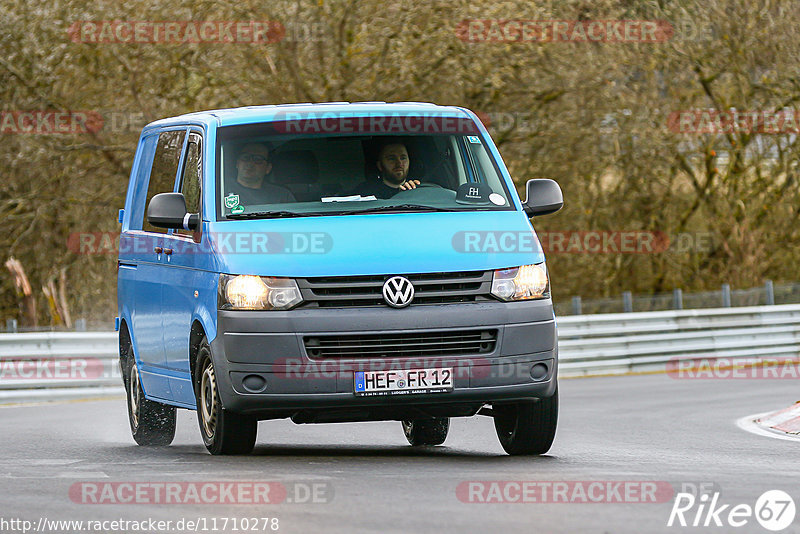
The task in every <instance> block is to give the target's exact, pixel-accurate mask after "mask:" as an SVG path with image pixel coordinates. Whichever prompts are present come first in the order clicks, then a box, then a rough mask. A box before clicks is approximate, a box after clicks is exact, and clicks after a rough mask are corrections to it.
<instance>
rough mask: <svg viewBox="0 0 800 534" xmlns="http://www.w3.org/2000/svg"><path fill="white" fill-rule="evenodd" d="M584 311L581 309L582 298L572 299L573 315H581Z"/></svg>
mask: <svg viewBox="0 0 800 534" xmlns="http://www.w3.org/2000/svg"><path fill="white" fill-rule="evenodd" d="M582 311H583V310H582V309H581V298H580V297H572V315H580V314H581V312H582Z"/></svg>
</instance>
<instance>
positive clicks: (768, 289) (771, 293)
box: [764, 280, 775, 306]
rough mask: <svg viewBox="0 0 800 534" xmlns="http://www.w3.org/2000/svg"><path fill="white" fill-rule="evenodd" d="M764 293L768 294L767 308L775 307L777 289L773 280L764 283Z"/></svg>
mask: <svg viewBox="0 0 800 534" xmlns="http://www.w3.org/2000/svg"><path fill="white" fill-rule="evenodd" d="M764 292H765V293H766V294H767V306H774V305H775V288H774V287H773V285H772V280H767V281H766V282H764Z"/></svg>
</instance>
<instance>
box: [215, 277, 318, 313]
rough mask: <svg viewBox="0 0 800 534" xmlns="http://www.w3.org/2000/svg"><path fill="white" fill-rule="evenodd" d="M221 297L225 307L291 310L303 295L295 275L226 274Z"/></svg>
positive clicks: (220, 287)
mask: <svg viewBox="0 0 800 534" xmlns="http://www.w3.org/2000/svg"><path fill="white" fill-rule="evenodd" d="M218 300H219V308H220V309H221V310H288V309H290V308H293V307H295V306H297V305H298V304H300V303H301V302H302V301H303V297H302V296H301V295H300V289H298V287H297V282H295V281H294V280H293V279H291V278H273V277H270V276H254V275H249V274H242V275H239V276H234V275H230V274H223V275H220V277H219V299H218Z"/></svg>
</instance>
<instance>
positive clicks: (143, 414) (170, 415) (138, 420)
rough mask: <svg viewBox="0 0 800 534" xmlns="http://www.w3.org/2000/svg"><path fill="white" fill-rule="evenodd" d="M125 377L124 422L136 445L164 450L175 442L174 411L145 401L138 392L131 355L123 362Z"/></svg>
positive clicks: (134, 365) (172, 408) (140, 384)
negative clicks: (125, 407) (127, 423)
mask: <svg viewBox="0 0 800 534" xmlns="http://www.w3.org/2000/svg"><path fill="white" fill-rule="evenodd" d="M125 362H126V366H127V369H126V372H125V376H126V377H127V380H126V383H125V392H126V396H127V400H128V422H129V423H130V426H131V434H132V435H133V439H134V441H136V443H138V444H139V445H145V446H154V447H164V446H166V445H169V444H170V443H172V440H173V439H175V421H176V410H175V407H174V406H167V405H165V404H161V403H158V402H155V401H151V400H147V399H146V398H145V396H144V392H143V391H142V382H141V379H140V378H139V369H138V368H137V367H136V362H135V361H134V358H133V354H132V353H131V351H128V355H127V357H126V359H125Z"/></svg>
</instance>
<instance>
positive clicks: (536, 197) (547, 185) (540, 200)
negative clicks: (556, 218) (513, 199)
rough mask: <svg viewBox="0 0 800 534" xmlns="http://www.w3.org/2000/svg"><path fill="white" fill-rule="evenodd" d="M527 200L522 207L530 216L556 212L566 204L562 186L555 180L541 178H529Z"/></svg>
mask: <svg viewBox="0 0 800 534" xmlns="http://www.w3.org/2000/svg"><path fill="white" fill-rule="evenodd" d="M525 187H526V189H527V193H526V197H525V202H523V203H522V209H523V210H524V211H525V214H526V215H527V216H528V217H533V216H534V215H547V214H548V213H555V212H557V211H558V210H560V209H561V207H562V206H563V205H564V196H563V195H562V194H561V188H560V187H559V186H558V184H557V183H556V182H555V181H554V180H549V179H546V178H539V179H534V180H528V183H527V184H526V186H525Z"/></svg>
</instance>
